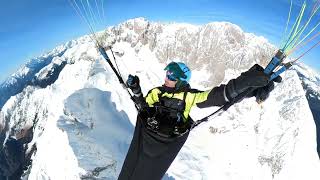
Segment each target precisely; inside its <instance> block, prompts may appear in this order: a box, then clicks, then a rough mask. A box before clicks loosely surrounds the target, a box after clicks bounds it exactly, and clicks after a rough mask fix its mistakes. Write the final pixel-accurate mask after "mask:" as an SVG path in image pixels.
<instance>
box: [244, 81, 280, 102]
mask: <svg viewBox="0 0 320 180" xmlns="http://www.w3.org/2000/svg"><path fill="white" fill-rule="evenodd" d="M281 81H282V78H281V76H278V77H276V78H275V79H273V81H271V82H269V83H268V84H267V85H266V86H264V87H260V88H258V89H256V90H254V91H253V93H252V96H255V97H256V101H257V102H258V103H260V102H263V101H265V100H266V99H267V98H268V97H269V95H270V92H271V91H272V90H273V89H274V82H277V83H280V82H281ZM249 97H251V96H249Z"/></svg>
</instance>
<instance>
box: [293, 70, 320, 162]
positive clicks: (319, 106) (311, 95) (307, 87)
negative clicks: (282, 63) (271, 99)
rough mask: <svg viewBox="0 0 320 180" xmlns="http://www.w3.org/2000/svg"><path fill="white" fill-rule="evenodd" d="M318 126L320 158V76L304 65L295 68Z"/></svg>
mask: <svg viewBox="0 0 320 180" xmlns="http://www.w3.org/2000/svg"><path fill="white" fill-rule="evenodd" d="M295 70H296V71H297V73H298V76H299V78H300V80H301V84H302V86H303V89H304V91H305V94H306V97H307V99H308V102H309V107H310V109H311V111H312V114H313V117H314V120H315V123H316V126H317V144H318V147H317V150H318V154H319V157H320V75H319V73H317V72H315V71H313V70H312V69H310V68H309V67H307V66H306V65H303V64H298V65H297V66H295Z"/></svg>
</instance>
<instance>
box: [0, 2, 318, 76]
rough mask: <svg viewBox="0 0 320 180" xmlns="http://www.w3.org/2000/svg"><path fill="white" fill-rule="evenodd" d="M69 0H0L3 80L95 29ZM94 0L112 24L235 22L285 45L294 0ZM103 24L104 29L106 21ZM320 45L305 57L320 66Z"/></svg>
mask: <svg viewBox="0 0 320 180" xmlns="http://www.w3.org/2000/svg"><path fill="white" fill-rule="evenodd" d="M68 1H69V0H10V1H8V0H1V1H0V49H1V53H0V63H1V66H0V82H1V81H2V80H3V79H4V78H5V77H7V76H9V75H10V74H11V73H13V72H15V71H16V70H17V69H18V68H19V66H21V65H23V64H24V63H25V62H26V61H28V59H30V58H32V57H36V56H39V55H41V54H42V53H44V52H47V51H50V50H51V49H53V48H54V47H56V46H58V45H60V44H63V43H65V42H67V41H69V40H71V39H75V38H77V37H79V36H81V35H84V34H88V33H89V31H88V28H87V26H86V25H85V24H83V23H82V22H81V20H80V18H79V17H78V16H77V15H76V14H75V11H74V10H73V9H72V7H71V6H70V4H69V2H68ZM71 1H72V0H71ZM83 1H84V2H86V0H83ZM89 1H91V2H92V3H93V4H94V3H95V1H97V2H98V3H101V2H102V1H103V2H104V12H105V19H104V20H105V24H104V25H106V26H110V25H116V24H118V23H120V22H123V21H125V20H127V19H131V18H136V17H145V18H146V19H148V20H151V21H163V22H168V21H169V22H188V23H193V24H205V23H208V22H212V21H229V22H232V23H235V24H237V25H239V26H240V27H241V28H242V29H243V30H244V31H246V32H252V33H255V34H257V35H262V36H264V37H266V38H268V39H269V40H270V41H271V42H272V43H274V44H276V45H279V43H280V40H281V36H282V35H283V32H284V29H285V24H286V20H287V15H288V11H289V5H290V0H277V1H275V0H259V1H257V0H229V1H222V0H89ZM77 2H80V1H79V0H77ZM295 3H296V4H302V3H301V0H295ZM294 10H295V11H294V13H295V14H297V13H298V12H297V11H298V10H299V8H297V7H296V6H295V9H294ZM315 19H317V20H318V21H319V19H320V18H319V16H317V17H315ZM100 25H102V24H100ZM99 28H100V30H101V28H102V26H100V27H99ZM319 29H320V28H319ZM319 29H317V31H319ZM319 49H320V48H319V47H318V48H316V49H314V50H313V51H311V53H310V54H309V55H307V56H306V57H305V58H304V59H302V60H303V61H304V62H305V63H306V64H308V65H310V66H312V67H313V68H315V69H317V70H320V63H319V60H318V59H319V58H318V57H319V54H320V53H319Z"/></svg>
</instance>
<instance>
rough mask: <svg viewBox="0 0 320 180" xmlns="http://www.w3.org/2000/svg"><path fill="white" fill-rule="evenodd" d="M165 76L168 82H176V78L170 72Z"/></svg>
mask: <svg viewBox="0 0 320 180" xmlns="http://www.w3.org/2000/svg"><path fill="white" fill-rule="evenodd" d="M166 76H167V78H168V79H169V80H170V81H177V80H178V79H177V78H176V77H174V75H173V73H172V72H170V71H167V73H166Z"/></svg>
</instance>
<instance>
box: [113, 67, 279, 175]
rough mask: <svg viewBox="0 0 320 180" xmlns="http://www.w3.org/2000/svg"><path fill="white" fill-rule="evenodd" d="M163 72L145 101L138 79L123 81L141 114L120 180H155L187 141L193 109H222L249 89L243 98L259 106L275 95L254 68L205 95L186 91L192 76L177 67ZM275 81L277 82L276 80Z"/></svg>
mask: <svg viewBox="0 0 320 180" xmlns="http://www.w3.org/2000/svg"><path fill="white" fill-rule="evenodd" d="M164 70H165V71H166V77H165V82H164V85H162V86H161V87H155V88H153V89H151V90H150V91H149V92H148V94H147V95H146V96H145V97H144V96H143V94H142V92H141V88H140V81H139V78H138V77H137V76H133V75H129V77H128V80H127V82H126V84H127V86H128V87H129V88H130V89H131V90H132V92H133V94H134V96H133V100H134V101H135V103H136V104H137V106H138V107H139V109H140V110H139V113H138V117H137V122H136V127H135V131H134V135H133V139H132V141H131V145H130V148H129V150H128V153H127V156H126V159H125V161H124V164H123V166H122V169H121V172H120V175H119V178H118V179H119V180H160V179H161V178H162V177H163V176H164V174H165V173H166V171H167V169H168V168H169V166H170V165H171V163H172V161H173V160H174V159H175V157H176V155H177V154H178V152H179V151H180V149H181V148H182V146H183V144H184V143H185V141H186V140H187V137H188V135H189V132H190V128H191V127H192V124H193V123H194V121H193V120H192V119H191V117H190V116H189V113H190V110H191V108H192V107H193V106H197V107H199V108H206V107H210V106H223V105H224V104H226V103H227V102H229V101H232V100H233V99H234V98H236V97H237V96H238V95H239V94H241V93H242V92H244V91H246V90H247V89H248V88H254V89H255V90H254V91H253V92H251V93H249V94H247V95H246V97H253V96H255V97H256V100H257V101H258V102H261V101H264V100H266V98H267V97H268V96H269V93H270V92H271V91H272V90H273V89H274V82H273V81H270V80H269V76H268V75H265V73H264V72H263V71H264V69H263V68H262V67H261V66H260V65H258V64H256V65H254V66H252V67H251V68H250V69H249V70H248V71H246V72H243V73H242V74H241V75H240V76H239V77H237V78H236V79H232V80H230V81H229V82H228V83H227V84H222V85H220V86H217V87H214V88H213V89H211V90H207V91H199V90H197V89H191V87H190V85H189V83H188V82H189V80H190V77H191V71H190V69H189V68H188V67H187V66H186V64H184V63H182V62H171V63H169V64H168V65H167V66H166V67H165V69H164ZM274 81H276V82H280V81H281V77H280V76H279V77H278V78H276V79H275V80H274Z"/></svg>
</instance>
